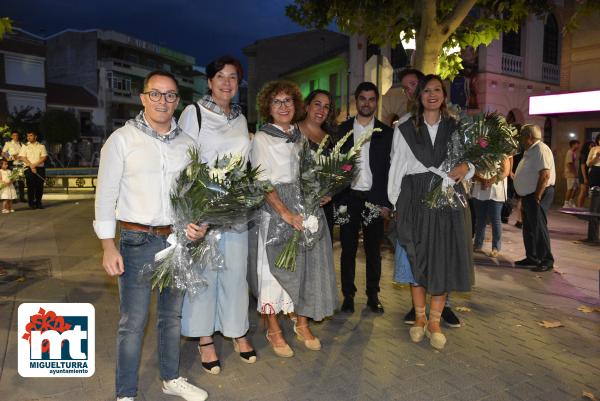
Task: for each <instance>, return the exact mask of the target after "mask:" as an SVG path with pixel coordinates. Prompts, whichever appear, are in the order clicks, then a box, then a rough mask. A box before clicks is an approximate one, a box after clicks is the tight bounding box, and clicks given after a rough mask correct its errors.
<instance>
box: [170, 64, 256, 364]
mask: <svg viewBox="0 0 600 401" xmlns="http://www.w3.org/2000/svg"><path fill="white" fill-rule="evenodd" d="M242 74H243V71H242V66H241V64H240V62H239V61H238V60H236V59H235V58H232V57H228V56H224V57H220V58H218V59H216V60H215V61H213V62H211V63H210V64H208V66H207V67H206V75H207V78H208V87H209V93H208V95H206V96H204V97H203V98H202V99H200V100H199V101H198V102H197V103H196V104H193V105H189V106H188V107H186V108H185V110H184V111H183V113H182V114H181V118H180V119H179V124H180V126H181V128H182V129H183V131H184V132H186V133H187V134H188V135H190V136H192V138H194V139H195V141H196V143H197V145H198V147H199V151H200V157H201V159H202V161H203V162H205V163H208V164H209V165H210V166H212V165H213V164H214V162H215V160H216V159H217V158H218V157H222V156H225V155H240V156H241V157H242V158H243V159H244V160H247V158H248V154H249V151H250V137H249V135H248V126H247V122H246V118H245V117H244V116H243V115H242V111H241V107H240V106H239V105H238V104H236V103H232V99H233V98H234V97H235V95H236V93H237V90H238V85H239V83H240V82H241V80H242ZM211 231H212V234H210V235H214V236H215V238H219V237H220V239H218V247H219V250H220V251H221V252H222V253H223V256H224V260H225V267H224V268H221V267H217V266H206V267H205V278H206V280H207V281H208V287H207V289H206V290H205V291H204V292H202V293H200V294H198V295H190V294H187V295H186V297H185V300H184V304H183V311H182V319H181V333H182V334H183V335H184V336H188V337H200V341H199V344H198V351H199V353H200V358H201V360H202V367H203V368H204V370H205V371H207V372H208V373H211V374H218V373H219V372H220V371H221V367H220V362H219V358H218V356H217V353H216V350H215V346H214V344H213V333H214V332H215V331H219V332H221V333H222V334H223V336H225V337H230V338H232V339H233V347H234V349H235V351H236V352H237V353H238V354H239V355H240V358H241V359H242V361H243V362H246V363H254V362H256V353H255V351H254V349H253V348H252V345H251V344H250V342H249V341H248V339H247V338H246V333H247V331H248V327H249V322H248V301H249V300H248V282H247V281H246V275H247V256H248V231H247V229H246V225H244V226H243V228H242V227H237V226H231V227H211V228H210V229H209V233H210V232H211Z"/></svg>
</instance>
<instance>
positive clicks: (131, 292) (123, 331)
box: [116, 230, 184, 397]
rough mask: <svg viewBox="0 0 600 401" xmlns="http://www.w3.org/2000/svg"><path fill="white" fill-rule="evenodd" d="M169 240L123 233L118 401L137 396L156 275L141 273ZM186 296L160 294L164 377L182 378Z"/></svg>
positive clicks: (160, 351) (170, 292)
mask: <svg viewBox="0 0 600 401" xmlns="http://www.w3.org/2000/svg"><path fill="white" fill-rule="evenodd" d="M166 245H167V242H166V237H162V236H156V235H153V234H150V233H145V232H140V231H130V230H121V242H120V248H121V255H122V256H123V262H124V265H125V273H123V275H121V276H120V277H119V299H120V304H119V308H120V312H121V318H120V320H119V330H118V332H117V371H116V376H117V377H116V387H117V388H116V390H117V397H135V396H136V395H137V382H138V370H139V366H140V358H141V354H142V345H143V344H142V342H143V339H144V328H145V327H146V321H147V320H148V306H149V304H150V294H151V293H152V284H151V277H152V272H144V273H142V272H141V269H142V268H143V267H144V266H145V265H147V264H150V263H153V262H154V255H155V254H156V253H157V252H159V251H161V250H163V249H164V248H166ZM183 295H184V293H183V292H182V291H180V290H176V289H171V288H166V289H164V290H163V291H162V292H159V293H158V306H157V309H158V310H157V315H158V322H157V330H156V331H157V337H158V359H159V368H160V377H161V379H162V380H172V379H176V378H177V377H179V341H180V331H181V307H182V304H183Z"/></svg>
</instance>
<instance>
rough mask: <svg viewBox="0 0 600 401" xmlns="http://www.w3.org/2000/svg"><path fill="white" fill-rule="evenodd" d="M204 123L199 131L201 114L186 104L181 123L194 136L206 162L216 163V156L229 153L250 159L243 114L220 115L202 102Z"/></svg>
mask: <svg viewBox="0 0 600 401" xmlns="http://www.w3.org/2000/svg"><path fill="white" fill-rule="evenodd" d="M200 113H201V115H202V123H201V129H200V132H198V116H197V115H196V107H195V106H194V105H189V106H187V107H186V108H185V109H184V110H183V112H182V113H181V117H180V118H179V126H180V127H181V129H182V130H183V132H185V133H186V134H187V135H189V136H190V137H192V138H193V139H194V141H195V142H196V144H197V145H198V146H199V148H200V157H201V159H202V161H203V162H204V163H208V164H209V165H211V166H212V165H213V164H214V162H215V160H216V158H217V157H218V156H219V157H220V156H224V155H228V154H241V155H242V157H243V158H244V160H247V158H248V153H249V152H250V135H249V134H248V123H247V122H246V117H244V116H243V115H242V114H240V115H239V116H237V117H236V118H235V119H233V120H228V119H227V116H226V115H225V114H218V113H215V112H214V111H211V110H208V109H207V108H205V107H204V106H202V105H200Z"/></svg>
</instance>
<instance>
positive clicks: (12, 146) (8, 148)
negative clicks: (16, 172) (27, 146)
mask: <svg viewBox="0 0 600 401" xmlns="http://www.w3.org/2000/svg"><path fill="white" fill-rule="evenodd" d="M22 147H23V146H21V142H19V141H17V142H15V141H13V140H12V139H11V140H10V141H8V142H6V143H5V144H4V147H3V148H2V153H8V155H9V158H8V160H15V159H16V158H17V156H18V155H19V152H21V148H22Z"/></svg>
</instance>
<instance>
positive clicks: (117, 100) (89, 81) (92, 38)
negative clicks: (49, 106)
mask: <svg viewBox="0 0 600 401" xmlns="http://www.w3.org/2000/svg"><path fill="white" fill-rule="evenodd" d="M46 46H47V51H48V53H47V54H48V62H47V77H48V82H52V83H56V84H64V85H73V86H79V87H82V88H84V89H85V90H87V91H89V92H90V93H92V94H94V95H95V96H96V97H97V99H98V107H99V108H100V110H101V111H102V112H101V113H99V114H98V116H97V118H96V119H95V121H94V122H93V123H94V125H96V126H97V127H96V128H95V129H94V131H95V132H102V133H103V136H106V135H108V134H110V133H111V132H112V131H114V130H115V129H117V128H119V127H121V126H122V125H123V124H124V123H125V122H126V121H127V120H128V119H130V118H132V117H135V115H137V113H138V112H139V111H140V110H141V109H142V105H141V101H140V99H139V93H140V92H142V91H143V81H144V77H145V76H146V75H147V74H148V73H149V72H151V71H153V70H157V69H162V70H166V71H169V72H171V73H172V74H173V75H175V77H176V78H177V80H178V81H179V90H180V94H181V102H180V108H183V105H184V104H189V103H191V102H192V101H193V100H194V98H195V97H197V96H198V95H197V94H196V95H195V92H196V90H197V89H196V87H197V84H196V83H195V75H196V73H195V72H194V70H193V67H194V62H195V60H194V57H192V56H189V55H186V54H182V53H179V52H176V51H174V50H171V49H168V48H165V47H162V46H159V45H156V44H153V43H149V42H146V41H143V40H140V39H137V38H134V37H131V36H128V35H125V34H123V33H119V32H115V31H103V30H97V29H93V30H85V31H80V30H72V29H68V30H65V31H62V32H59V33H57V34H54V35H51V36H49V37H48V38H47V39H46Z"/></svg>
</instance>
